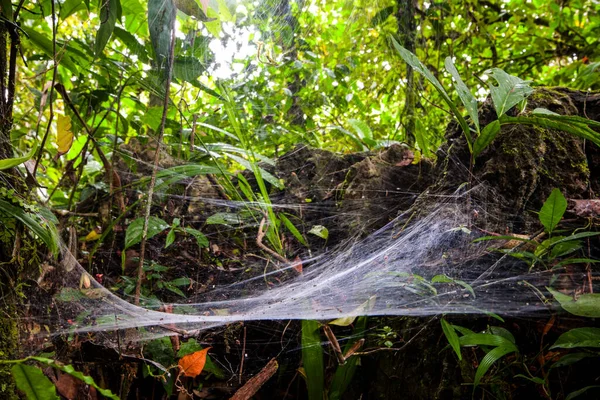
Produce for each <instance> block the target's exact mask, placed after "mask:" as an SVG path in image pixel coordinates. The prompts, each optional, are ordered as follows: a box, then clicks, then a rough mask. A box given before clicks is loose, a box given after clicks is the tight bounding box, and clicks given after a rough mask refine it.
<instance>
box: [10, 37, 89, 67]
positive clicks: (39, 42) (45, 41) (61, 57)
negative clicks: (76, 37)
mask: <svg viewBox="0 0 600 400" xmlns="http://www.w3.org/2000/svg"><path fill="white" fill-rule="evenodd" d="M20 29H21V30H22V31H23V32H25V33H26V35H27V39H29V40H30V41H31V42H32V43H33V44H34V45H36V46H37V47H38V48H39V49H40V50H42V52H43V53H44V54H46V56H47V57H48V58H50V59H52V57H53V53H52V52H53V47H52V40H50V39H49V38H47V37H46V36H45V35H42V34H41V33H39V32H38V31H37V30H35V29H32V28H28V27H26V26H23V27H21V28H20ZM27 39H26V38H23V39H22V40H27ZM59 51H60V54H57V55H56V59H57V61H58V62H59V64H60V65H63V66H65V67H67V68H68V69H69V70H71V72H73V74H77V73H78V72H79V71H78V68H77V65H76V64H75V62H74V61H73V59H72V58H71V56H70V55H69V53H68V52H66V51H65V50H63V49H58V46H57V52H59Z"/></svg>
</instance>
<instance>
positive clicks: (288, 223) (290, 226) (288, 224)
mask: <svg viewBox="0 0 600 400" xmlns="http://www.w3.org/2000/svg"><path fill="white" fill-rule="evenodd" d="M278 217H279V219H280V220H281V221H282V222H283V224H284V225H285V227H286V228H287V229H288V231H290V232H291V234H292V235H294V237H295V238H296V240H297V241H299V242H300V243H302V244H303V245H304V246H306V247H308V243H307V242H306V239H304V236H302V234H301V233H300V231H299V230H298V228H296V226H294V224H293V223H292V221H290V220H289V219H288V217H286V216H285V215H284V214H282V213H279V214H278Z"/></svg>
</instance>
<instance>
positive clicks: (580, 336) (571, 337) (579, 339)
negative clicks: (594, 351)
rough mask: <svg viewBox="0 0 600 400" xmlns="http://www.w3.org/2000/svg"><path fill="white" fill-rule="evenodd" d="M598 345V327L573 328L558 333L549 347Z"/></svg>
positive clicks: (599, 333) (599, 336)
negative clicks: (558, 335) (555, 339)
mask: <svg viewBox="0 0 600 400" xmlns="http://www.w3.org/2000/svg"><path fill="white" fill-rule="evenodd" d="M575 347H600V328H575V329H571V330H570V331H567V332H565V333H563V334H562V335H560V337H559V338H558V340H557V341H556V342H554V344H553V345H552V347H550V349H572V348H575Z"/></svg>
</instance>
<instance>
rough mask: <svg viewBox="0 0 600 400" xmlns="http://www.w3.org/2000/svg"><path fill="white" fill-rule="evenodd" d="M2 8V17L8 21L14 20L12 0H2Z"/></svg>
mask: <svg viewBox="0 0 600 400" xmlns="http://www.w3.org/2000/svg"><path fill="white" fill-rule="evenodd" d="M0 9H1V10H2V17H4V18H5V19H6V20H7V21H9V22H12V21H13V5H12V2H11V1H10V0H2V2H0Z"/></svg>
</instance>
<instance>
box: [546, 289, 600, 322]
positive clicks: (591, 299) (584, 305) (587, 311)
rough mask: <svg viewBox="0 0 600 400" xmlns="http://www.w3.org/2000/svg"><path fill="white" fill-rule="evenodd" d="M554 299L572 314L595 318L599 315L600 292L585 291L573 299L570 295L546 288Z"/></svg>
mask: <svg viewBox="0 0 600 400" xmlns="http://www.w3.org/2000/svg"><path fill="white" fill-rule="evenodd" d="M546 289H548V291H549V292H550V293H552V295H553V296H554V298H555V299H556V301H558V302H559V303H560V305H561V307H562V308H564V309H565V311H568V312H570V313H571V314H573V315H578V316H580V317H590V318H597V317H600V293H586V294H582V295H581V296H579V297H578V298H577V300H575V299H573V297H571V296H567V295H566V294H563V293H561V292H559V291H557V290H554V289H552V288H546Z"/></svg>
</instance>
